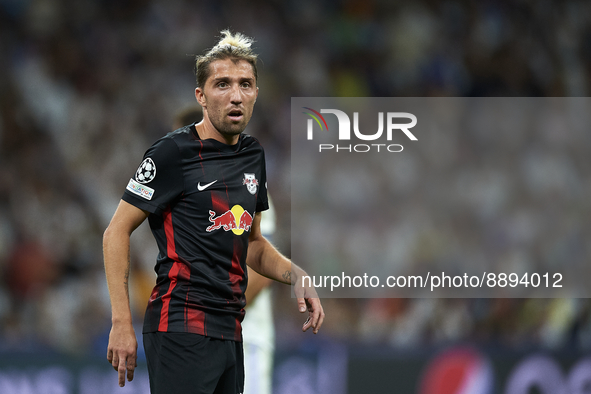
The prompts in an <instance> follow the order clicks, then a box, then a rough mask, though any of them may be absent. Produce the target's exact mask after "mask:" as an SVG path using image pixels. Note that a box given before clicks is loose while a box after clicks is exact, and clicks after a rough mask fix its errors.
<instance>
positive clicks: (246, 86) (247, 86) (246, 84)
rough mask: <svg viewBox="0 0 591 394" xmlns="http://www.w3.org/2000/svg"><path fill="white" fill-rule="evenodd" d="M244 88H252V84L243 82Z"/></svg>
mask: <svg viewBox="0 0 591 394" xmlns="http://www.w3.org/2000/svg"><path fill="white" fill-rule="evenodd" d="M242 87H243V88H249V87H250V82H242Z"/></svg>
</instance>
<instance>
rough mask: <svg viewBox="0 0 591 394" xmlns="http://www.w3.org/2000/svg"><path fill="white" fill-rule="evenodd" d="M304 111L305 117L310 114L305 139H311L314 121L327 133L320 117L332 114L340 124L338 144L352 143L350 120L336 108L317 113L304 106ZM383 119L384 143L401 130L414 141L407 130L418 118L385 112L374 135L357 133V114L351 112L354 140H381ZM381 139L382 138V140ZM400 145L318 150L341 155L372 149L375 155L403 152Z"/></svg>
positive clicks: (327, 146)
mask: <svg viewBox="0 0 591 394" xmlns="http://www.w3.org/2000/svg"><path fill="white" fill-rule="evenodd" d="M303 108H304V109H306V110H308V111H310V112H304V114H306V115H309V116H310V119H308V122H307V138H308V140H313V139H314V121H316V124H318V126H319V127H320V130H321V132H322V131H324V129H326V131H328V125H327V123H326V119H324V116H322V114H333V115H335V116H336V117H337V122H338V124H339V130H338V138H339V141H350V140H351V119H350V118H349V115H347V114H346V113H345V112H344V111H341V110H339V109H321V110H320V112H318V111H316V110H314V109H312V108H309V107H303ZM384 118H385V119H386V127H385V128H386V141H392V136H393V135H394V133H395V132H399V131H401V132H402V133H404V135H406V137H408V138H409V139H410V140H411V141H417V137H415V135H414V134H413V133H412V132H411V131H410V130H409V129H411V128H413V127H414V126H416V124H417V117H416V116H415V115H413V114H411V113H409V112H387V113H386V115H385V116H384V113H383V112H378V131H376V132H375V133H373V134H364V133H362V132H361V131H360V130H359V112H353V133H354V135H355V137H356V138H357V139H359V140H362V141H376V140H378V139H380V138H382V134H384ZM404 119H406V120H407V122H406V123H404V122H402V123H401V120H404ZM382 140H383V138H382ZM403 149H404V148H403V146H402V145H400V144H386V143H382V144H380V143H372V144H355V145H352V144H349V145H339V144H336V145H334V144H319V145H318V151H319V152H322V151H331V150H332V151H336V152H340V151H344V152H369V151H372V150H375V151H377V152H380V151H388V152H393V153H395V152H402V150H403Z"/></svg>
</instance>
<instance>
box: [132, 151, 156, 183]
mask: <svg viewBox="0 0 591 394" xmlns="http://www.w3.org/2000/svg"><path fill="white" fill-rule="evenodd" d="M155 177H156V164H154V161H153V160H152V159H150V158H149V157H148V158H146V159H145V160H144V161H142V164H140V166H139V168H138V169H137V171H136V172H135V179H136V180H137V181H138V182H139V183H148V182H151V181H153V180H154V178H155Z"/></svg>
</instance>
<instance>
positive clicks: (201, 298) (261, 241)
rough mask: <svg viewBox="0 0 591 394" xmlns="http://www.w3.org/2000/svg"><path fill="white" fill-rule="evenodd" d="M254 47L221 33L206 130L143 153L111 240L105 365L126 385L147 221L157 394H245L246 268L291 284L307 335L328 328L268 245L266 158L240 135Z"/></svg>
mask: <svg viewBox="0 0 591 394" xmlns="http://www.w3.org/2000/svg"><path fill="white" fill-rule="evenodd" d="M251 44H252V40H251V39H249V38H247V37H245V36H243V35H241V34H239V33H238V34H234V35H232V34H231V33H230V32H229V31H223V32H222V39H221V40H220V42H219V43H218V44H217V45H216V46H214V47H213V48H212V49H211V50H210V51H208V52H207V53H206V54H205V55H203V56H199V57H198V58H197V62H196V74H197V88H196V89H195V97H196V99H197V101H198V103H199V104H200V105H201V106H202V108H203V120H202V121H201V122H200V123H198V124H196V125H190V126H186V127H183V128H181V129H179V130H176V131H175V132H172V133H169V134H168V135H166V136H165V137H163V138H161V139H160V140H158V141H157V142H156V143H155V144H154V145H152V147H151V148H149V149H148V151H147V152H146V153H145V155H144V158H143V161H142V162H141V164H140V166H139V168H138V170H137V171H136V173H135V175H134V176H133V177H132V179H130V181H129V183H128V185H127V188H126V190H125V193H124V195H123V197H122V201H121V202H120V203H119V206H118V207H117V210H116V211H115V214H114V215H113V218H112V219H111V223H110V224H109V226H108V228H107V230H106V231H105V234H104V238H103V253H104V260H105V272H106V275H107V284H108V287H109V294H110V298H111V308H112V328H111V333H110V335H109V345H108V349H107V359H108V360H109V362H110V363H111V364H112V366H113V368H114V369H115V370H117V371H118V376H119V385H120V386H124V385H125V375H126V373H127V380H129V381H131V380H132V379H133V373H134V369H135V367H136V357H137V341H136V337H135V332H134V330H133V326H132V322H131V311H130V307H129V293H128V286H127V282H128V278H129V260H130V258H129V239H130V235H131V233H132V232H133V231H134V230H135V229H136V228H137V227H138V226H139V225H140V224H141V223H142V222H143V221H144V220H145V219H146V218H148V220H149V223H150V228H151V230H152V233H153V235H154V237H155V239H156V243H157V244H158V248H159V254H158V258H157V262H156V267H155V270H156V273H157V279H156V285H155V287H154V290H153V291H152V295H151V296H150V299H149V301H148V307H147V310H146V315H145V319H144V327H143V334H144V335H143V337H144V348H145V351H146V358H147V362H148V372H149V377H150V390H151V392H152V394H160V393H170V394H174V393H183V394H186V393H208V394H226V393H228V394H230V393H231V394H237V393H242V392H243V385H244V368H243V356H242V343H241V340H242V334H241V321H242V319H243V317H244V305H245V297H244V291H245V289H246V274H245V272H246V264H248V266H250V267H251V268H253V269H254V270H255V271H257V272H259V273H260V274H262V275H264V276H266V277H269V278H272V279H275V280H278V281H280V282H283V283H286V284H292V283H293V284H295V285H296V287H295V289H296V296H297V297H298V298H297V303H298V307H299V311H300V312H306V310H307V311H308V319H307V320H306V322H305V323H304V325H303V327H302V329H303V331H307V330H308V329H309V328H310V327H312V329H313V332H314V333H317V332H318V330H319V329H320V327H321V325H322V321H323V319H324V311H323V309H322V305H321V303H320V300H319V299H318V298H317V295H316V293H315V292H314V289H313V288H304V287H302V286H301V285H300V283H301V277H302V276H303V275H305V273H304V272H303V270H301V268H299V267H297V266H296V265H295V264H292V263H291V262H290V261H289V260H288V259H287V258H285V257H284V256H282V255H281V254H280V253H279V252H278V251H277V250H276V249H275V248H274V247H273V246H272V245H271V244H270V243H269V242H268V241H267V240H266V239H265V238H264V237H263V236H262V235H261V229H260V220H261V211H264V210H266V209H267V208H268V201H267V185H266V172H265V157H264V151H263V148H262V147H261V145H260V144H259V143H258V141H257V140H256V139H254V138H253V137H251V136H249V135H246V134H243V133H242V132H243V131H244V129H245V128H246V125H247V124H248V122H249V120H250V117H251V115H252V111H253V108H254V104H255V101H256V98H257V95H258V88H257V86H256V82H257V69H256V60H257V57H256V54H254V53H253V51H252V50H251ZM247 252H248V253H247Z"/></svg>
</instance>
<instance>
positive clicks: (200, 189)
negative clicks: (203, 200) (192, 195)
mask: <svg viewBox="0 0 591 394" xmlns="http://www.w3.org/2000/svg"><path fill="white" fill-rule="evenodd" d="M217 181H218V180H217V179H216V180H215V181H213V182H209V183H208V184H207V185H203V186H201V182H198V183H197V189H198V190H199V191H200V192H202V191H203V190H205V189H207V188H208V187H210V186H211V185H213V184H214V183H216V182H217Z"/></svg>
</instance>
